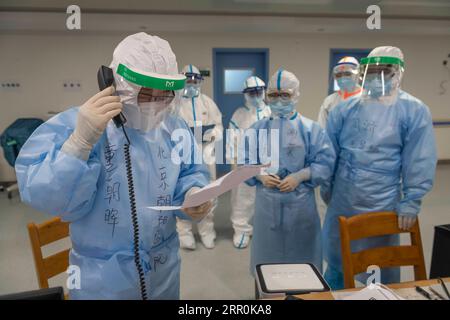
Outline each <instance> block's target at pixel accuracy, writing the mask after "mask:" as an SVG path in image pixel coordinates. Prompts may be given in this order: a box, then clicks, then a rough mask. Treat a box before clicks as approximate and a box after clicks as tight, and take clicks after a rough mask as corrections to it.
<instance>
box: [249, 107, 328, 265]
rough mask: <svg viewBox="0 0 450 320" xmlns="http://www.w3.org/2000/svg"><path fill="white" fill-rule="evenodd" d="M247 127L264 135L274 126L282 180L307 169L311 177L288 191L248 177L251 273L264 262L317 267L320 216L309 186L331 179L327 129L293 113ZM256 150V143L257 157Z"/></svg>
mask: <svg viewBox="0 0 450 320" xmlns="http://www.w3.org/2000/svg"><path fill="white" fill-rule="evenodd" d="M252 128H253V129H256V130H260V129H266V130H267V134H269V135H270V130H271V129H278V130H279V144H278V145H279V170H278V173H277V174H278V175H279V176H280V178H281V179H283V178H285V177H286V176H287V175H289V174H290V173H294V172H298V171H300V170H301V169H303V168H307V167H309V168H310V169H311V179H310V180H309V181H305V182H302V183H300V184H299V185H298V187H297V188H296V189H295V190H294V191H292V192H287V193H286V192H284V193H283V192H281V191H280V190H279V189H277V188H274V189H271V188H266V187H264V186H263V185H262V183H261V182H260V181H258V180H257V179H256V178H252V179H250V180H248V181H247V184H249V185H251V186H254V185H256V207H255V215H254V218H253V229H254V231H253V241H252V245H251V262H250V271H251V272H252V273H253V274H254V272H255V268H256V265H258V264H263V263H312V264H314V265H315V266H316V267H317V268H318V270H320V271H321V270H322V245H321V233H320V218H319V215H318V212H317V208H316V201H315V196H314V188H315V187H316V186H318V185H319V184H320V183H322V182H323V181H324V180H326V179H328V178H329V177H330V175H331V174H332V173H333V168H334V162H335V153H334V150H333V147H332V145H331V142H330V140H329V138H328V136H327V134H326V131H325V130H324V129H322V128H321V127H320V126H319V124H318V123H316V122H313V121H312V120H309V119H307V118H305V117H302V116H300V115H298V113H295V114H294V115H293V116H292V117H291V118H289V119H280V118H275V119H273V118H266V119H263V120H260V121H258V122H256V123H255V124H254V125H253V126H252ZM269 141H270V139H269ZM258 145H259V142H258ZM260 152H261V151H260V149H259V147H258V155H260ZM247 162H249V161H248V158H247ZM258 163H260V159H259V157H258Z"/></svg>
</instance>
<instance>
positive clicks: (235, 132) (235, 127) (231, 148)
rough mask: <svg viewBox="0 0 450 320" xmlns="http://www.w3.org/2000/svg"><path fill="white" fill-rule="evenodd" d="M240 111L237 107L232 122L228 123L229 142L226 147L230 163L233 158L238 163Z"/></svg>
mask: <svg viewBox="0 0 450 320" xmlns="http://www.w3.org/2000/svg"><path fill="white" fill-rule="evenodd" d="M238 112H239V109H237V110H236V111H235V112H234V113H233V116H232V117H231V120H230V124H229V125H228V130H227V137H226V139H227V140H226V141H227V144H226V145H225V149H226V160H227V162H228V163H231V162H232V161H233V159H234V161H233V162H234V163H236V161H237V148H238V142H237V139H238V137H239V132H240V129H239V121H238V119H237V118H238V117H237V114H238Z"/></svg>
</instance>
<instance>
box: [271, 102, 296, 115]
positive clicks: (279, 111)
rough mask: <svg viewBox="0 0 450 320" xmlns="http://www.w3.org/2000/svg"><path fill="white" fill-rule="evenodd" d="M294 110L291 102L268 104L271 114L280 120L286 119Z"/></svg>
mask: <svg viewBox="0 0 450 320" xmlns="http://www.w3.org/2000/svg"><path fill="white" fill-rule="evenodd" d="M294 109H295V104H294V103H293V102H288V103H283V102H281V101H277V102H274V103H272V104H270V110H271V111H272V113H273V114H274V115H275V116H278V117H280V118H286V117H287V116H289V114H290V113H291V112H292V111H294Z"/></svg>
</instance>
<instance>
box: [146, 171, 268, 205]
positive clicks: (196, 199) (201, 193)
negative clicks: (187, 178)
mask: <svg viewBox="0 0 450 320" xmlns="http://www.w3.org/2000/svg"><path fill="white" fill-rule="evenodd" d="M265 167H267V165H257V166H254V165H247V166H241V167H238V168H237V169H235V170H233V171H231V172H229V173H227V174H226V175H224V176H223V177H221V178H219V179H217V180H215V181H213V182H211V183H210V184H208V185H206V186H204V187H203V188H201V189H200V190H197V191H196V192H194V193H191V194H190V195H189V196H187V197H186V198H185V199H184V202H183V205H182V206H153V207H148V208H149V209H152V210H157V211H161V210H162V211H167V210H179V209H184V208H191V207H197V206H199V205H201V204H202V203H205V202H207V201H208V200H211V199H214V198H216V197H218V196H220V195H222V194H224V193H225V192H227V191H229V190H231V189H233V188H235V187H237V186H238V185H239V184H240V183H242V182H244V181H245V180H248V179H250V178H252V177H254V176H256V175H258V174H260V173H261V168H265Z"/></svg>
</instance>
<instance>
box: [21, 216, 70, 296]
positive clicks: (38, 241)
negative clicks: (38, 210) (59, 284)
mask: <svg viewBox="0 0 450 320" xmlns="http://www.w3.org/2000/svg"><path fill="white" fill-rule="evenodd" d="M28 234H29V236H30V241H31V249H32V251H33V258H34V265H35V267H36V273H37V277H38V282H39V288H41V289H43V288H48V280H49V279H50V278H52V277H54V276H56V275H58V274H60V273H63V272H66V270H67V268H68V266H69V251H70V249H66V250H64V251H61V252H58V253H55V254H53V255H50V256H48V257H46V258H44V257H43V255H42V250H41V248H42V247H43V246H45V245H47V244H49V243H52V242H55V241H58V240H61V239H64V238H66V237H68V236H69V223H68V222H62V221H61V219H60V218H58V217H57V218H53V219H50V220H48V221H46V222H44V223H42V224H38V225H37V224H35V223H29V224H28Z"/></svg>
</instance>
